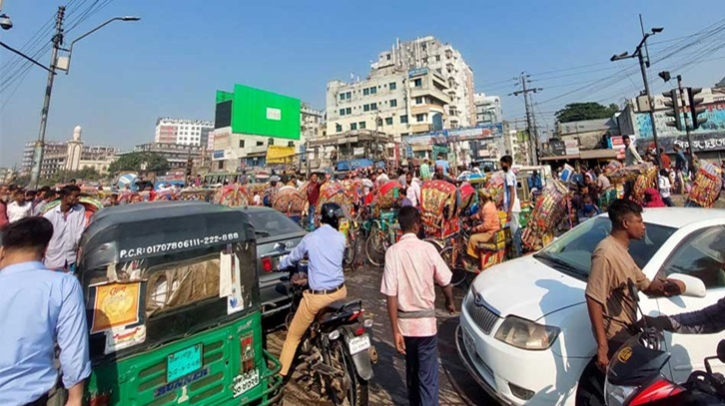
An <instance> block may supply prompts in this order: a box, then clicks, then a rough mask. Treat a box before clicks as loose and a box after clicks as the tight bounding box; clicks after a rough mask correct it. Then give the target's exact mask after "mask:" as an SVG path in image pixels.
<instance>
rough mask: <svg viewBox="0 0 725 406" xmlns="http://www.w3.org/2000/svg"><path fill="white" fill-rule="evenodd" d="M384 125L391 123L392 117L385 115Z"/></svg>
mask: <svg viewBox="0 0 725 406" xmlns="http://www.w3.org/2000/svg"><path fill="white" fill-rule="evenodd" d="M385 125H393V118H392V117H385Z"/></svg>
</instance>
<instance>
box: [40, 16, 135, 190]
mask: <svg viewBox="0 0 725 406" xmlns="http://www.w3.org/2000/svg"><path fill="white" fill-rule="evenodd" d="M64 16H65V6H60V7H58V13H57V15H56V21H55V35H54V36H53V50H52V52H51V55H50V67H49V69H48V83H47V85H46V87H45V96H44V98H43V110H41V113H40V131H39V133H38V141H37V142H36V143H35V151H34V153H33V170H32V172H31V174H30V185H32V186H33V187H34V188H36V189H37V188H38V183H39V182H40V173H41V165H42V163H43V152H44V149H45V148H44V147H45V130H46V126H47V124H48V110H49V109H50V95H51V93H52V92H53V81H54V79H55V74H56V70H64V71H65V72H66V74H68V68H69V66H70V57H71V55H72V53H73V45H74V44H75V43H76V42H78V41H80V40H82V39H83V38H85V37H87V36H89V35H91V34H93V33H94V32H96V31H98V30H100V29H101V28H103V27H105V26H106V25H108V24H110V23H111V22H113V21H138V20H140V18H139V17H114V18H111V19H110V20H108V21H106V22H105V23H103V24H101V25H99V26H98V27H96V28H94V29H92V30H90V31H88V32H87V33H85V34H83V35H81V36H80V37H78V38H76V39H75V40H73V42H72V43H71V46H70V48H69V49H67V50H66V49H62V48H61V47H60V46H61V45H62V44H63V18H64ZM59 50H63V51H67V52H68V58H67V60H66V61H65V64H64V65H65V66H62V67H59V66H58V61H59V58H58V51H59Z"/></svg>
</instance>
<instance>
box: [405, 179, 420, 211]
mask: <svg viewBox="0 0 725 406" xmlns="http://www.w3.org/2000/svg"><path fill="white" fill-rule="evenodd" d="M405 181H406V183H407V185H408V192H407V196H406V197H407V198H408V200H410V201H411V203H413V207H415V208H418V206H420V184H419V183H420V181H419V180H418V178H414V177H413V173H412V172H408V173H406V174H405Z"/></svg>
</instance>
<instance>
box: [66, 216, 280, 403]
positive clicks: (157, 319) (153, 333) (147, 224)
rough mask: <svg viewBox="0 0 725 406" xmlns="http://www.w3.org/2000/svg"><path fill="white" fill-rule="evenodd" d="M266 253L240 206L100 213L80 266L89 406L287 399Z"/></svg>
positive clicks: (83, 241)
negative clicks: (260, 270) (262, 260)
mask: <svg viewBox="0 0 725 406" xmlns="http://www.w3.org/2000/svg"><path fill="white" fill-rule="evenodd" d="M255 253H256V249H255V240H254V231H253V229H252V226H251V223H250V222H249V219H248V217H247V215H246V214H245V213H244V212H242V211H239V210H231V209H229V208H226V207H223V206H219V205H212V204H208V203H201V202H153V203H140V204H135V205H126V206H118V207H112V208H109V209H104V210H102V211H100V212H99V213H97V214H96V216H95V217H94V218H93V219H92V220H91V223H90V225H89V226H88V228H87V229H86V231H85V232H84V234H83V237H82V239H81V248H80V252H79V254H78V255H79V256H78V268H77V272H78V278H79V280H80V282H81V285H82V286H83V290H84V295H85V299H86V303H87V311H88V327H89V330H90V355H91V360H92V364H93V372H92V374H91V377H90V379H89V381H88V383H87V385H86V386H87V390H86V397H87V398H86V404H89V405H95V406H106V405H107V406H114V405H139V406H140V405H154V406H162V405H184V404H189V405H209V406H211V405H267V404H274V403H277V402H278V401H279V399H280V397H281V390H280V387H281V380H280V378H279V377H278V372H279V368H280V365H279V361H278V360H277V359H275V358H274V357H273V356H272V355H270V354H269V353H268V352H267V351H266V350H265V349H264V348H263V337H262V326H261V320H262V311H261V308H260V296H259V283H258V275H257V269H256V266H255V264H256V254H255Z"/></svg>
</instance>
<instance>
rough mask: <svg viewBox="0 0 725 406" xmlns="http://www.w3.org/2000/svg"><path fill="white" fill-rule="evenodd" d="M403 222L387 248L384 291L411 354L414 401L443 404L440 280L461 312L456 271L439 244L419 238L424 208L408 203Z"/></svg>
mask: <svg viewBox="0 0 725 406" xmlns="http://www.w3.org/2000/svg"><path fill="white" fill-rule="evenodd" d="M398 221H399V222H400V227H401V229H402V230H403V234H404V235H403V237H401V239H400V241H398V242H397V243H396V244H394V245H393V246H392V247H390V248H389V249H388V251H387V252H386V253H385V271H384V273H383V281H382V285H381V287H380V291H381V292H382V293H383V294H384V295H386V296H387V301H388V315H389V316H390V323H391V325H392V330H393V336H394V340H395V348H396V349H397V350H398V352H399V353H401V354H404V355H405V375H406V381H407V387H408V400H409V401H410V405H411V406H437V405H438V349H437V336H436V335H437V326H436V317H435V284H438V285H439V286H442V287H443V294H444V295H445V297H446V309H448V311H449V313H450V314H453V313H455V311H456V307H455V305H454V304H453V287H452V286H451V284H450V282H451V277H452V274H451V271H450V269H448V266H447V265H446V263H445V262H444V261H443V258H441V256H440V255H439V254H438V251H436V249H435V247H434V246H433V245H432V244H430V243H427V242H425V241H421V240H419V239H418V237H417V234H418V231H419V229H420V214H419V213H418V210H416V209H415V208H414V207H403V208H402V209H400V212H399V213H398Z"/></svg>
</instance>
